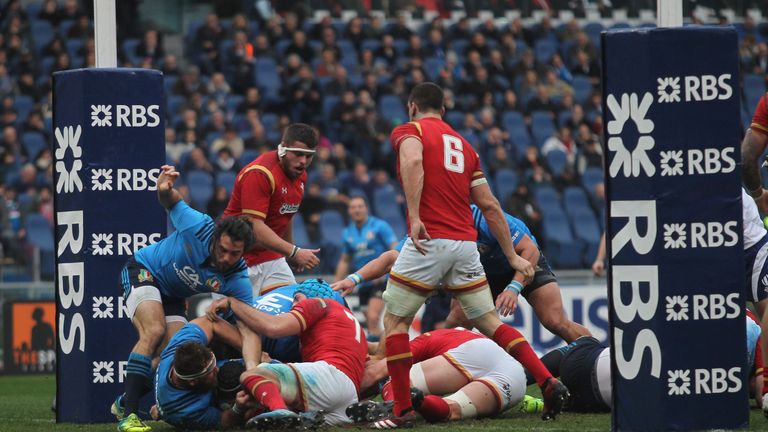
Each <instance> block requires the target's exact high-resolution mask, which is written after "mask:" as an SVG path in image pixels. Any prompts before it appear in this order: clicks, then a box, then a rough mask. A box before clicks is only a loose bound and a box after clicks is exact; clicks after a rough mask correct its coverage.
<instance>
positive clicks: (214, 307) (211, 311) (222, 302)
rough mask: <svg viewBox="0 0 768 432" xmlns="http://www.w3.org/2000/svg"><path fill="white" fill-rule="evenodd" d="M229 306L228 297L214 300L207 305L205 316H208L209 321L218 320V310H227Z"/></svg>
mask: <svg viewBox="0 0 768 432" xmlns="http://www.w3.org/2000/svg"><path fill="white" fill-rule="evenodd" d="M229 308H230V304H229V299H228V298H227V297H224V298H220V299H218V300H214V301H213V303H211V305H210V306H208V310H207V311H205V316H206V317H208V319H209V320H211V321H218V320H219V315H218V314H219V313H220V312H227V311H228V310H229Z"/></svg>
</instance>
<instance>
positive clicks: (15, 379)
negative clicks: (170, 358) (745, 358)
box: [0, 375, 768, 432]
mask: <svg viewBox="0 0 768 432" xmlns="http://www.w3.org/2000/svg"><path fill="white" fill-rule="evenodd" d="M535 387H536V386H531V387H530V388H529V389H528V390H529V394H532V395H534V394H535V395H538V389H537V388H535ZM55 388H56V377H55V376H53V375H31V376H0V431H8V432H28V431H61V432H68V431H94V432H95V431H98V432H101V431H104V432H107V431H109V432H114V431H115V430H116V428H115V423H103V424H91V425H80V424H70V423H62V424H57V423H56V422H55V416H54V413H53V412H52V411H51V402H52V401H53V396H54V394H55ZM150 425H151V426H152V429H153V431H158V432H170V431H173V430H174V428H172V427H171V426H169V425H167V424H165V423H162V422H157V423H155V422H150ZM610 428H611V418H610V415H608V414H573V413H564V414H561V415H560V416H559V417H558V419H557V420H555V421H551V422H543V421H541V420H540V419H539V417H538V416H536V415H533V414H525V413H521V412H518V411H516V410H514V409H512V410H510V411H508V412H507V413H506V414H505V415H504V416H502V417H500V418H496V419H485V420H472V421H465V422H455V423H450V424H443V425H439V426H434V425H426V424H423V425H419V427H418V429H419V430H423V431H427V432H438V431H439V432H443V431H445V432H447V431H451V432H453V431H459V432H460V431H473V432H475V431H477V430H483V431H489V432H495V431H499V432H502V431H607V430H610ZM323 430H324V431H332V429H323ZM338 430H340V431H341V430H349V429H338ZM353 430H354V429H353ZM749 430H755V431H757V430H763V431H768V419H766V418H764V417H763V415H762V413H761V412H760V411H759V410H757V409H752V410H751V413H750V428H749Z"/></svg>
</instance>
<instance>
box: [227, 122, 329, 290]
mask: <svg viewBox="0 0 768 432" xmlns="http://www.w3.org/2000/svg"><path fill="white" fill-rule="evenodd" d="M317 141H318V139H317V134H316V133H315V131H314V130H313V129H312V127H311V126H309V125H306V124H302V123H294V124H292V125H290V126H288V127H287V128H286V129H285V132H284V133H283V141H282V142H281V143H280V145H278V146H277V150H275V151H271V152H267V153H265V154H263V155H261V156H259V157H258V158H256V160H254V161H253V162H251V163H249V164H248V165H246V166H245V167H244V168H243V169H242V170H240V173H238V175H237V177H236V179H235V188H234V189H233V190H232V196H231V197H230V199H229V204H227V208H226V210H224V215H225V216H230V215H248V216H250V217H251V225H252V226H253V233H254V235H255V237H256V240H257V242H258V245H257V246H256V247H255V248H254V249H251V250H250V251H248V252H247V253H246V254H245V261H246V263H247V264H248V277H249V278H250V280H251V286H253V295H254V297H256V296H258V295H259V294H264V293H265V292H267V291H270V290H272V289H275V288H278V287H281V286H285V285H291V284H295V283H296V279H295V278H294V277H293V272H292V271H291V268H290V267H289V266H288V262H290V263H291V264H292V265H293V267H294V268H295V269H296V270H297V271H304V270H310V269H312V268H314V267H315V266H317V265H318V264H319V263H320V260H319V259H318V258H317V256H316V255H315V254H316V253H318V252H319V249H302V248H300V247H298V246H296V245H295V244H293V229H292V225H291V220H292V219H293V215H294V214H295V213H296V212H297V211H298V210H299V206H300V205H301V199H302V197H303V196H304V184H305V183H306V181H307V173H306V169H307V167H309V164H310V163H311V162H312V157H313V156H314V154H315V147H317ZM286 258H288V261H286Z"/></svg>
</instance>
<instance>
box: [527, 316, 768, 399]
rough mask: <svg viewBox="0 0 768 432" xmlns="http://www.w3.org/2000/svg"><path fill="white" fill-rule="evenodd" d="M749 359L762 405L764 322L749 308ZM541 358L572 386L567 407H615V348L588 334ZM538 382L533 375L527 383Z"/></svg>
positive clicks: (752, 380)
mask: <svg viewBox="0 0 768 432" xmlns="http://www.w3.org/2000/svg"><path fill="white" fill-rule="evenodd" d="M746 333H747V356H748V358H747V360H748V365H749V366H748V370H749V371H750V377H752V378H751V379H750V382H751V385H752V387H753V391H754V395H755V401H756V402H757V404H758V406H762V400H763V399H762V391H761V390H762V370H763V360H762V355H761V352H760V326H759V325H758V323H757V320H756V318H755V316H754V315H752V313H751V312H749V311H747V318H746ZM541 361H542V362H543V363H544V364H545V365H546V366H547V369H549V371H550V372H551V373H552V375H554V376H559V377H560V379H561V380H562V381H563V384H565V385H566V386H568V391H570V393H571V398H570V399H569V401H568V404H567V406H566V407H565V409H566V410H567V411H573V412H597V413H600V412H609V411H610V410H611V349H610V348H609V347H608V346H607V345H605V344H601V343H600V341H598V340H597V339H595V338H594V337H590V336H584V337H580V338H578V339H576V340H575V341H573V342H571V343H570V344H569V345H567V346H564V347H562V348H558V349H556V350H553V351H550V352H548V353H547V354H545V355H544V356H543V357H542V358H541ZM533 382H534V380H533V378H532V377H529V378H528V379H527V384H529V385H530V384H532V383H533Z"/></svg>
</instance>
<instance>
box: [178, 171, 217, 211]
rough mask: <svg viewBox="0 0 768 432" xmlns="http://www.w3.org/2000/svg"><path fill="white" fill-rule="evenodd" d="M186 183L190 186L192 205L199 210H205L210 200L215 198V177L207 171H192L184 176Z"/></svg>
mask: <svg viewBox="0 0 768 432" xmlns="http://www.w3.org/2000/svg"><path fill="white" fill-rule="evenodd" d="M184 183H185V184H186V185H187V187H188V188H189V199H190V200H191V201H192V203H191V205H192V207H194V208H195V209H197V210H200V211H205V209H206V207H207V206H208V201H210V200H211V198H213V192H214V190H213V178H212V177H211V175H210V174H209V173H207V172H205V171H197V170H194V171H190V172H188V173H187V175H186V178H184Z"/></svg>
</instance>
